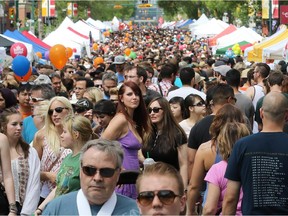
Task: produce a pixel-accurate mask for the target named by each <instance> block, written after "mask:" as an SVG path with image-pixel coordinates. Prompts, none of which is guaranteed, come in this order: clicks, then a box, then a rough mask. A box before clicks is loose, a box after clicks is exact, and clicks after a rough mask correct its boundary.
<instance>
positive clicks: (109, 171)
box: [81, 165, 119, 178]
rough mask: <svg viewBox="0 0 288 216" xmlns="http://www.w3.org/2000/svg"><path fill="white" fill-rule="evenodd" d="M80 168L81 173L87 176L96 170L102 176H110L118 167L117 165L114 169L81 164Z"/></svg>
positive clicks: (92, 174)
mask: <svg viewBox="0 0 288 216" xmlns="http://www.w3.org/2000/svg"><path fill="white" fill-rule="evenodd" d="M81 168H82V171H83V173H84V174H85V175H87V176H94V175H95V174H96V173H97V172H99V174H100V175H101V176H102V177H104V178H111V177H112V176H113V175H114V173H115V171H116V170H117V169H119V168H118V167H116V168H115V169H113V168H101V169H97V168H95V167H90V166H82V165H81Z"/></svg>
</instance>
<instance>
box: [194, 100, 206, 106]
mask: <svg viewBox="0 0 288 216" xmlns="http://www.w3.org/2000/svg"><path fill="white" fill-rule="evenodd" d="M193 106H199V107H202V106H205V102H203V101H199V102H198V103H196V104H193Z"/></svg>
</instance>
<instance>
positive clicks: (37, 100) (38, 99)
mask: <svg viewBox="0 0 288 216" xmlns="http://www.w3.org/2000/svg"><path fill="white" fill-rule="evenodd" d="M30 100H32V102H33V103H36V102H39V101H44V100H45V99H44V98H37V97H30Z"/></svg>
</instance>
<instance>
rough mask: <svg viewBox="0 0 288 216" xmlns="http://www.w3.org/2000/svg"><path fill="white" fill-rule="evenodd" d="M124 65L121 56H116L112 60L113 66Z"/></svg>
mask: <svg viewBox="0 0 288 216" xmlns="http://www.w3.org/2000/svg"><path fill="white" fill-rule="evenodd" d="M124 63H125V57H124V56H122V55H118V56H116V57H115V58H114V62H113V64H124Z"/></svg>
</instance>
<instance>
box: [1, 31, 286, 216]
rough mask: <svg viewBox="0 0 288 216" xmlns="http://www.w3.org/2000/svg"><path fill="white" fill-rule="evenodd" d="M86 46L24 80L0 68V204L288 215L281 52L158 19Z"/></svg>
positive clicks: (86, 211)
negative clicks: (253, 49)
mask: <svg viewBox="0 0 288 216" xmlns="http://www.w3.org/2000/svg"><path fill="white" fill-rule="evenodd" d="M91 49H92V48H91ZM91 53H92V57H91V58H88V57H87V56H84V57H83V58H81V59H78V58H72V59H70V60H69V61H68V62H67V64H66V66H64V67H63V69H62V70H57V69H55V68H54V67H53V65H50V64H47V65H43V64H39V63H37V62H34V63H33V72H32V75H31V77H30V78H29V80H28V81H25V82H19V81H18V80H17V77H15V76H14V73H13V71H12V69H11V67H7V68H4V70H3V71H2V74H1V80H2V82H1V86H0V132H1V133H0V140H1V141H0V159H1V163H0V164H1V172H0V179H1V184H2V185H0V186H1V187H0V188H1V197H0V198H1V201H0V203H1V204H0V206H1V208H0V214H6V215H7V214H9V215H11V216H12V215H32V214H35V215H41V214H42V215H92V214H94V215H95V214H98V215H146V214H148V215H150V214H164V215H180V214H181V215H185V214H187V215H194V214H196V215H200V214H204V215H216V214H237V215H241V214H244V215H246V214H287V213H288V207H287V206H288V201H287V200H288V192H287V190H286V189H285V187H287V186H288V185H287V182H288V177H287V176H288V171H287V170H288V167H287V166H288V161H287V153H288V152H287V151H288V150H287V148H285V145H286V143H287V142H288V135H287V132H288V127H287V125H288V124H287V122H288V76H287V64H286V63H285V61H280V62H279V63H278V64H274V65H273V66H272V65H268V64H266V63H262V62H261V63H255V62H245V61H244V60H243V58H242V57H241V56H235V57H234V58H228V57H225V56H218V57H216V56H213V55H212V53H211V50H210V49H209V47H208V44H207V39H205V38H203V39H195V38H192V37H191V35H190V33H189V32H186V31H180V30H161V29H149V30H144V31H143V32H140V31H137V30H135V31H128V32H115V33H111V34H110V35H106V38H105V40H104V41H103V42H101V43H100V42H99V43H98V46H97V49H96V50H93V49H92V52H91ZM131 53H134V54H135V55H129V54H131ZM127 54H128V55H127ZM147 159H150V161H151V159H153V160H152V162H153V163H151V164H150V165H147V166H145V167H144V166H143V164H145V161H146V160H147Z"/></svg>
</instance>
